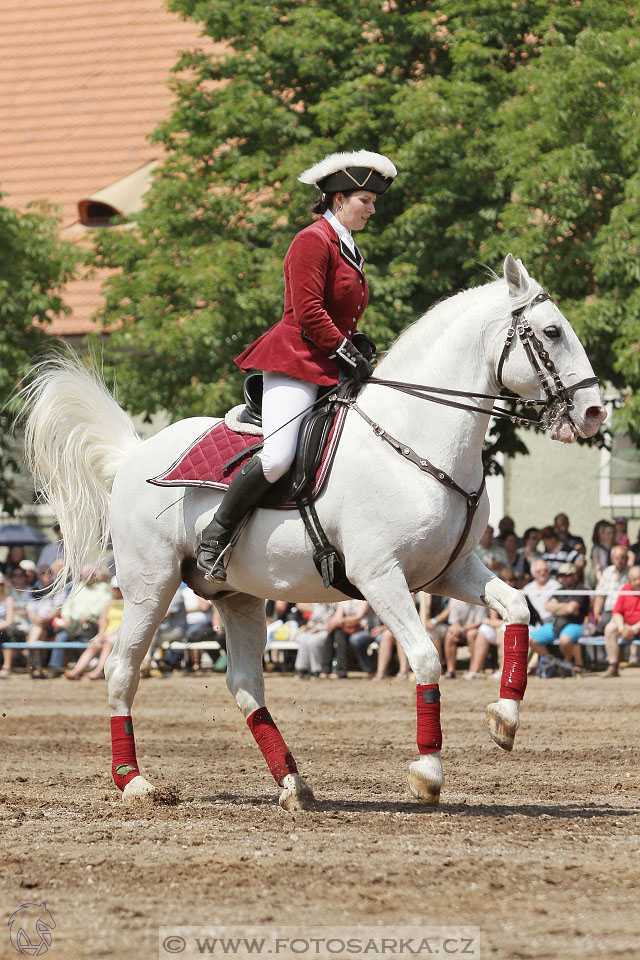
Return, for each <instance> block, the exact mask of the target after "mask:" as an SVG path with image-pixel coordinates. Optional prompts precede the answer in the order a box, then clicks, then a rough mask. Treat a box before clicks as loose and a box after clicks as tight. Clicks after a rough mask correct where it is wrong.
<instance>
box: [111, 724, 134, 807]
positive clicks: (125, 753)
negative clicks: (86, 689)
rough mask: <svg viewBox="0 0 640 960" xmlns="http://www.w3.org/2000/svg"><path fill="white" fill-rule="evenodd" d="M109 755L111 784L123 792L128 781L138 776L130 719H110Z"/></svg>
mask: <svg viewBox="0 0 640 960" xmlns="http://www.w3.org/2000/svg"><path fill="white" fill-rule="evenodd" d="M111 753H112V756H113V763H112V764H111V776H112V777H113V782H114V783H115V785H116V787H118V788H119V789H120V790H124V788H125V787H126V785H127V784H128V783H129V780H133V778H134V777H138V776H140V771H139V770H138V761H137V760H136V741H135V739H134V736H133V721H132V720H131V717H111Z"/></svg>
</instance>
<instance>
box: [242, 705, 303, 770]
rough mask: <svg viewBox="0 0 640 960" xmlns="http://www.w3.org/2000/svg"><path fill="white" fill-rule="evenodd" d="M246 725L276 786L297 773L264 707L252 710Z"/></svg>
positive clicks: (289, 754)
mask: <svg viewBox="0 0 640 960" xmlns="http://www.w3.org/2000/svg"><path fill="white" fill-rule="evenodd" d="M247 724H248V726H249V730H251V733H252V734H253V736H254V737H255V741H256V743H257V744H258V746H259V747H260V749H261V750H262V756H263V757H264V758H265V760H266V761H267V766H268V767H269V770H271V773H272V774H273V777H274V779H275V781H276V783H277V784H279V783H280V781H281V780H282V778H283V777H286V775H287V774H288V773H297V772H298V768H297V767H296V762H295V760H294V759H293V757H292V755H291V751H290V750H289V747H288V746H287V745H286V743H285V742H284V740H283V739H282V734H281V733H280V731H279V730H278V728H277V727H276V725H275V723H274V722H273V718H272V716H271V714H270V713H269V711H268V710H267V708H266V707H259V708H258V710H254V712H253V713H252V714H251V716H250V717H247Z"/></svg>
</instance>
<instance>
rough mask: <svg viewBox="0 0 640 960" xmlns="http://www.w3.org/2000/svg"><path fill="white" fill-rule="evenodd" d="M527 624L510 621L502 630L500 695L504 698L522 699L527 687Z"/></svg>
mask: <svg viewBox="0 0 640 960" xmlns="http://www.w3.org/2000/svg"><path fill="white" fill-rule="evenodd" d="M528 657H529V626H528V624H526V623H512V624H509V626H508V627H505V630H504V660H503V662H502V680H501V682H500V696H501V697H502V698H503V699H505V700H522V698H523V697H524V692H525V690H526V689H527V659H528Z"/></svg>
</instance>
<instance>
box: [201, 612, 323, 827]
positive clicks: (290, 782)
mask: <svg viewBox="0 0 640 960" xmlns="http://www.w3.org/2000/svg"><path fill="white" fill-rule="evenodd" d="M215 603H216V607H217V608H218V612H219V613H220V616H221V617H222V621H223V623H224V627H225V635H226V639H227V687H228V689H229V691H230V693H231V694H232V696H233V697H234V698H235V701H236V703H237V705H238V709H239V710H240V712H241V713H242V715H243V717H244V718H245V720H246V721H247V726H248V727H249V729H250V730H251V733H252V734H253V736H254V738H255V741H256V743H257V744H258V746H259V747H260V750H261V752H262V755H263V757H264V758H265V760H266V762H267V765H268V767H269V770H270V771H271V773H272V775H273V778H274V780H275V781H276V783H277V784H278V786H279V787H281V789H282V792H281V794H280V798H279V803H280V806H281V807H283V809H285V810H287V811H289V812H290V813H292V812H294V811H296V810H310V809H312V808H313V806H314V802H315V798H314V796H313V791H312V790H311V787H310V786H309V785H308V783H307V782H306V781H305V780H303V779H302V777H301V776H300V774H299V773H298V767H297V766H296V762H295V760H294V759H293V755H292V753H291V751H290V750H289V748H288V747H287V745H286V743H285V742H284V740H283V738H282V735H281V734H280V731H279V730H278V728H277V727H276V725H275V722H274V720H273V718H272V716H271V714H270V713H269V711H268V710H267V708H266V706H265V698H264V675H263V672H262V656H263V653H264V648H265V643H266V639H267V622H266V618H265V607H264V600H259V599H257V598H256V597H250V596H248V595H247V594H240V593H238V594H230V595H229V596H223V597H220V598H217V599H216V601H215Z"/></svg>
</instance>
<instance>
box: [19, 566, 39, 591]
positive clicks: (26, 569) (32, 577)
mask: <svg viewBox="0 0 640 960" xmlns="http://www.w3.org/2000/svg"><path fill="white" fill-rule="evenodd" d="M18 569H20V570H22V571H23V573H24V575H25V578H26V585H27V589H28V590H33V588H34V587H35V585H36V580H37V579H38V578H37V572H36V571H37V567H36V565H35V563H34V562H33V560H21V561H20V566H19V568H18Z"/></svg>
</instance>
